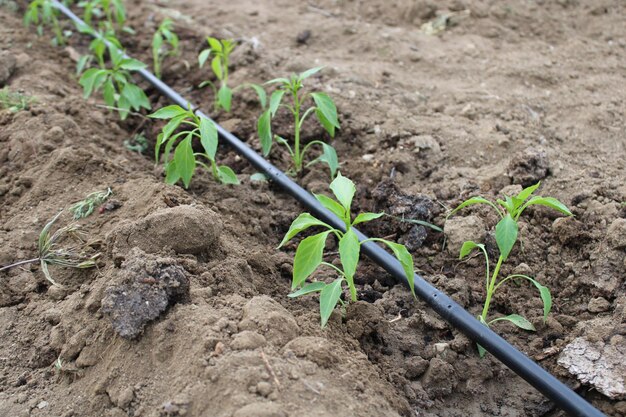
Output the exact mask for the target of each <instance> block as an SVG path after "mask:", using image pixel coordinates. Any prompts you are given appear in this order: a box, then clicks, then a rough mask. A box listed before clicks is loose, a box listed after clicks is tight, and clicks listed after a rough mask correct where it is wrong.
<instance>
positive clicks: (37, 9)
mask: <svg viewBox="0 0 626 417" xmlns="http://www.w3.org/2000/svg"><path fill="white" fill-rule="evenodd" d="M58 15H59V11H58V10H57V8H56V7H54V6H53V3H52V1H50V0H33V1H31V2H30V3H29V4H28V6H27V8H26V13H25V14H24V25H25V26H27V27H28V26H30V24H31V23H33V24H35V25H36V26H37V34H38V35H39V36H42V35H43V27H44V25H51V26H52V31H53V32H54V40H53V41H52V42H53V43H54V44H56V45H65V36H64V34H63V30H62V29H61V25H60V24H59V19H58V18H57V16H58Z"/></svg>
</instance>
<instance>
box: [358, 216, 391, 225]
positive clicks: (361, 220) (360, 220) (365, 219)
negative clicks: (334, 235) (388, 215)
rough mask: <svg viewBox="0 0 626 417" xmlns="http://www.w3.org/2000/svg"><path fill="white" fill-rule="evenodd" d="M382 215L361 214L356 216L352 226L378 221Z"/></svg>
mask: <svg viewBox="0 0 626 417" xmlns="http://www.w3.org/2000/svg"><path fill="white" fill-rule="evenodd" d="M384 215H385V213H361V214H359V215H358V216H356V219H354V221H353V222H352V225H353V226H356V225H357V224H359V223H365V222H369V221H372V220H375V219H378V218H380V217H382V216H384Z"/></svg>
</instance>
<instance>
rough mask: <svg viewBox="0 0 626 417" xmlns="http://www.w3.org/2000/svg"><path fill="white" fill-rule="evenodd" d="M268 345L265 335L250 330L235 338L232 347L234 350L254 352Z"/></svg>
mask: <svg viewBox="0 0 626 417" xmlns="http://www.w3.org/2000/svg"><path fill="white" fill-rule="evenodd" d="M266 343H267V342H266V341H265V337H263V335H261V334H259V333H257V332H253V331H250V330H244V331H243V332H241V333H237V334H236V335H235V336H234V338H233V341H232V343H231V344H230V347H231V348H232V349H234V350H253V349H256V348H259V347H263V346H265V345H266Z"/></svg>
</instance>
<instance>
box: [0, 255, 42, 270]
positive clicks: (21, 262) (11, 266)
mask: <svg viewBox="0 0 626 417" xmlns="http://www.w3.org/2000/svg"><path fill="white" fill-rule="evenodd" d="M40 260H41V258H33V259H27V260H25V261H19V262H15V263H14V264H11V265H7V266H3V267H2V268H0V271H4V270H6V269H11V268H13V267H16V266H20V265H24V264H32V263H35V262H39V261H40Z"/></svg>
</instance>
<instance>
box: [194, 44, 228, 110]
mask: <svg viewBox="0 0 626 417" xmlns="http://www.w3.org/2000/svg"><path fill="white" fill-rule="evenodd" d="M206 40H207V42H208V44H209V47H208V48H207V49H204V50H202V51H201V52H200V55H198V65H199V66H200V68H202V67H203V66H204V64H205V63H206V61H207V59H209V57H210V56H211V55H213V59H212V60H211V69H212V70H213V74H214V75H215V77H217V79H218V80H219V88H218V87H216V86H215V84H213V83H212V82H211V81H208V80H207V81H203V82H202V83H200V86H199V87H200V88H202V87H205V86H207V85H208V86H211V88H212V89H213V94H214V95H215V110H216V111H217V110H219V109H220V108H221V109H224V110H226V111H227V112H229V111H230V108H231V102H232V98H233V91H232V90H231V89H230V87H229V86H228V65H229V59H230V53H231V52H232V51H233V50H234V49H235V43H234V41H232V40H230V39H221V40H220V39H217V38H213V37H211V36H209V37H207V39H206Z"/></svg>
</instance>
